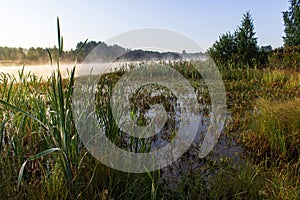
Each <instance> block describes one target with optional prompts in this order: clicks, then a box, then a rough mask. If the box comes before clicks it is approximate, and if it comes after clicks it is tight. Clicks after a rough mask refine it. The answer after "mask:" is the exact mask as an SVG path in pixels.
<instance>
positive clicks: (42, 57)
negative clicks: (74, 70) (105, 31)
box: [0, 41, 128, 64]
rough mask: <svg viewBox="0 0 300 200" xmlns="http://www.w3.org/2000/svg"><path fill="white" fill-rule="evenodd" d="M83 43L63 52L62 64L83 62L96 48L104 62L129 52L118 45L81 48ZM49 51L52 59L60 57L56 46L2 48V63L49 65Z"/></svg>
mask: <svg viewBox="0 0 300 200" xmlns="http://www.w3.org/2000/svg"><path fill="white" fill-rule="evenodd" d="M82 45H83V42H79V43H77V45H76V48H75V49H74V50H73V49H71V50H68V51H63V52H62V55H61V58H60V60H61V62H65V63H73V62H74V61H75V59H76V58H77V61H79V62H81V61H83V60H84V59H85V57H86V56H87V55H88V54H89V53H90V52H91V51H92V50H93V49H94V48H95V47H97V48H100V49H101V52H102V54H101V59H102V61H104V62H105V61H110V60H111V59H112V58H115V57H116V56H118V55H120V54H123V53H126V52H127V51H128V50H127V49H125V48H123V47H120V46H118V45H113V46H109V45H107V44H106V43H104V42H95V41H90V42H87V43H86V44H85V45H84V46H83V48H82V49H81V50H80V52H79V49H80V47H81V46H82ZM47 50H48V51H49V52H50V53H51V55H52V57H53V58H55V57H57V56H58V49H57V47H56V46H54V47H52V48H41V47H37V48H34V47H31V48H29V49H24V48H15V47H0V63H26V64H28V63H29V64H45V63H49V62H50V59H49V54H48V52H47Z"/></svg>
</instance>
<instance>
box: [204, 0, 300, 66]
mask: <svg viewBox="0 0 300 200" xmlns="http://www.w3.org/2000/svg"><path fill="white" fill-rule="evenodd" d="M289 3H290V7H289V10H288V11H284V12H283V21H284V26H285V29H284V32H285V36H283V41H284V46H283V47H280V48H277V49H275V50H272V48H271V47H270V46H267V47H258V45H257V38H256V37H255V34H256V33H255V28H254V22H253V18H252V17H251V14H250V12H247V13H246V14H244V15H243V19H242V21H241V25H240V26H238V28H237V29H236V31H235V32H234V33H230V32H228V33H225V34H222V35H221V36H220V37H219V39H218V40H217V41H216V42H215V43H214V44H213V45H212V47H211V48H209V50H208V54H209V55H210V56H211V57H212V58H213V60H214V61H215V63H216V65H217V66H218V67H220V68H232V67H239V68H247V67H249V68H256V67H257V68H259V67H260V68H261V67H265V66H267V65H268V66H272V67H274V68H295V69H300V0H289Z"/></svg>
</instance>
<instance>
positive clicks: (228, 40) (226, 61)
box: [208, 33, 237, 67]
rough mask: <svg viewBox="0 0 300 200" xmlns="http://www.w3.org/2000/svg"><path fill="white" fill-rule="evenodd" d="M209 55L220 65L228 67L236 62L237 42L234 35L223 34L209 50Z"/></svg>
mask: <svg viewBox="0 0 300 200" xmlns="http://www.w3.org/2000/svg"><path fill="white" fill-rule="evenodd" d="M208 53H209V55H210V56H211V57H212V59H213V60H214V61H215V62H216V64H217V66H219V67H227V66H228V65H231V64H234V63H235V60H234V59H235V55H236V54H237V44H236V39H235V37H234V35H232V34H231V33H226V34H223V35H221V36H220V37H219V40H218V41H216V42H215V43H214V44H213V46H212V47H211V48H210V49H209V50H208Z"/></svg>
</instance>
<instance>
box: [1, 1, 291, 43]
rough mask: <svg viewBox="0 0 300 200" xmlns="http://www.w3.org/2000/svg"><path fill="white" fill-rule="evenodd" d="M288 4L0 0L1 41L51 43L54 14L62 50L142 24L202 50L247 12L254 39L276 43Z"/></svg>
mask: <svg viewBox="0 0 300 200" xmlns="http://www.w3.org/2000/svg"><path fill="white" fill-rule="evenodd" d="M287 9H288V0H219V1H216V0H212V1H207V0H206V1H204V0H194V1H193V0H190V1H183V0H182V1H175V0H173V1H172V0H148V1H146V0H122V1H121V0H119V1H116V0H107V1H104V0H95V1H92V0H90V1H89V0H86V1H75V0H74V1H63V0H61V1H59V0H51V1H42V0H28V1H21V0H20V1H16V0H0V27H1V28H0V46H9V47H24V48H29V47H31V46H34V47H38V46H40V47H52V46H53V45H56V44H57V38H56V17H57V16H59V17H60V23H61V32H62V35H63V36H64V47H65V48H66V49H70V48H75V47H76V44H77V42H79V41H84V40H85V39H86V38H88V39H89V40H96V41H105V40H107V39H109V38H111V37H112V36H114V35H117V34H120V33H122V32H125V31H130V30H133V29H139V28H145V27H155V28H165V29H169V30H173V31H177V32H179V33H181V34H184V35H186V36H188V37H189V38H190V39H192V40H194V41H195V42H197V43H198V44H199V45H200V46H201V47H202V48H203V49H206V48H208V47H210V46H211V45H212V44H213V43H214V41H215V40H217V39H218V37H219V36H220V35H221V34H222V33H225V32H228V31H231V32H233V31H234V30H235V29H236V27H237V26H238V25H240V22H241V19H242V15H243V13H245V12H246V11H250V12H251V14H252V17H253V18H254V25H255V30H256V33H257V34H256V37H258V44H259V45H268V44H270V45H272V46H273V47H278V46H281V45H282V44H283V42H282V36H283V34H284V32H283V29H284V27H283V20H282V13H281V12H282V11H285V10H287Z"/></svg>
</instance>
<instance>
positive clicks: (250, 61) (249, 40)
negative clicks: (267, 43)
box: [235, 12, 258, 68]
mask: <svg viewBox="0 0 300 200" xmlns="http://www.w3.org/2000/svg"><path fill="white" fill-rule="evenodd" d="M235 35H236V36H235V37H236V45H237V59H238V60H239V64H240V66H246V67H250V68H252V67H254V65H255V62H256V59H257V58H258V47H257V38H255V37H254V36H255V32H254V24H253V19H252V17H251V15H250V13H249V12H247V13H246V14H244V16H243V20H242V24H241V26H240V27H238V30H237V31H236V33H235Z"/></svg>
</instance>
